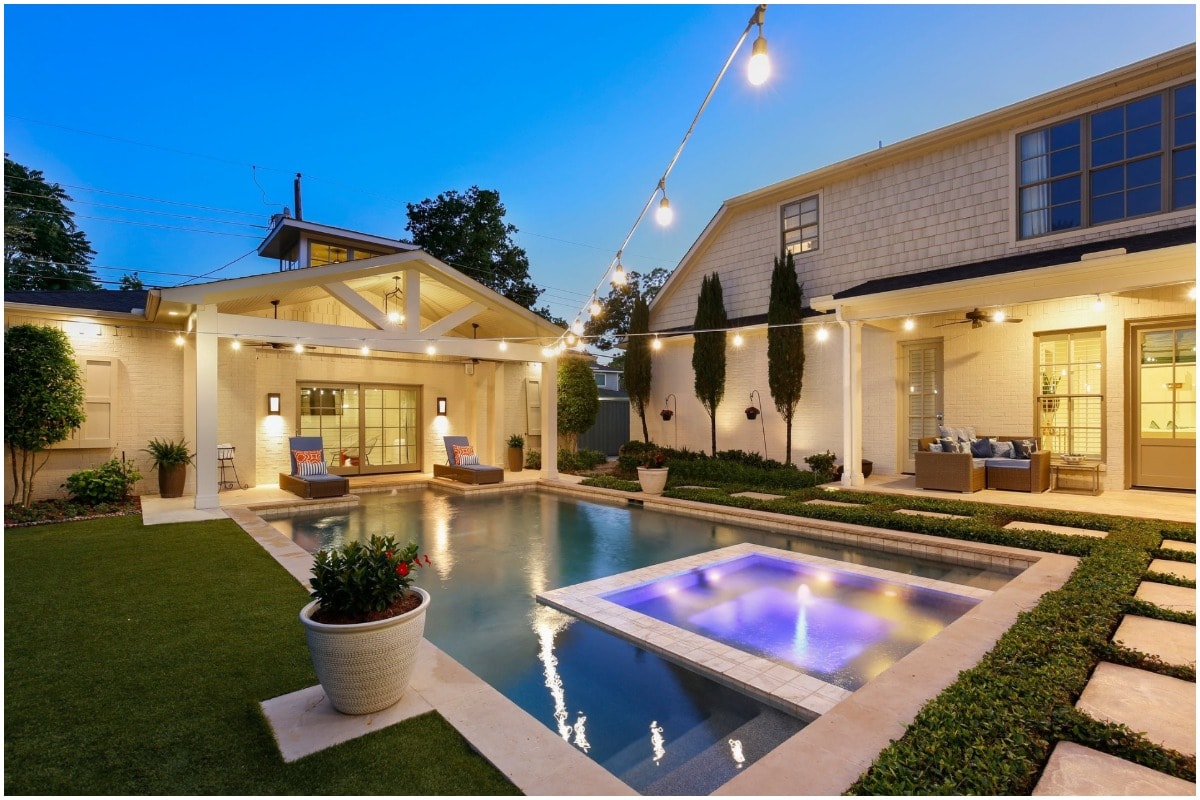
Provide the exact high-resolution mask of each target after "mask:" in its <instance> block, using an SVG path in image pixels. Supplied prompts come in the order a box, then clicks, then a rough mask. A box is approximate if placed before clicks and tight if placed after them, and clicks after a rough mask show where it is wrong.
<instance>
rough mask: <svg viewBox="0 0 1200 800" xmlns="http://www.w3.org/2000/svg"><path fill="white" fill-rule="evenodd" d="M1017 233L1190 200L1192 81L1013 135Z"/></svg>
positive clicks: (1159, 209)
mask: <svg viewBox="0 0 1200 800" xmlns="http://www.w3.org/2000/svg"><path fill="white" fill-rule="evenodd" d="M1017 150H1018V161H1019V166H1018V183H1019V189H1018V205H1019V208H1020V214H1019V217H1020V238H1022V239H1029V238H1033V237H1037V236H1045V235H1047V234H1051V233H1056V232H1058V231H1063V230H1071V229H1074V228H1082V227H1089V226H1092V225H1103V224H1105V223H1107V222H1115V221H1118V220H1122V219H1130V218H1133V217H1140V216H1146V215H1149V214H1159V213H1163V211H1165V210H1175V209H1180V208H1189V207H1194V206H1195V205H1196V85H1195V84H1194V83H1193V84H1188V85H1187V86H1179V87H1175V88H1173V89H1170V90H1167V91H1164V92H1158V93H1156V94H1153V95H1150V96H1148V97H1142V98H1138V99H1136V100H1132V101H1130V102H1128V103H1124V104H1122V105H1119V106H1114V107H1112V108H1108V109H1105V110H1102V111H1097V112H1095V113H1092V114H1088V115H1085V116H1082V117H1078V118H1075V119H1071V120H1066V121H1063V122H1059V123H1056V124H1054V125H1051V126H1048V127H1045V128H1041V129H1039V130H1035V131H1030V132H1028V133H1024V134H1022V135H1021V136H1019V137H1018V140H1017Z"/></svg>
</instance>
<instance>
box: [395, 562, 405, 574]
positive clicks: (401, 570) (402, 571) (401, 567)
mask: <svg viewBox="0 0 1200 800" xmlns="http://www.w3.org/2000/svg"><path fill="white" fill-rule="evenodd" d="M396 574H397V575H399V576H400V577H401V578H406V577H408V562H407V561H401V562H400V563H399V564H397V565H396Z"/></svg>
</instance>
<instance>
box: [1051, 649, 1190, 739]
mask: <svg viewBox="0 0 1200 800" xmlns="http://www.w3.org/2000/svg"><path fill="white" fill-rule="evenodd" d="M1075 707H1076V708H1077V709H1079V710H1080V711H1082V712H1084V713H1085V714H1088V715H1090V716H1092V717H1094V718H1095V719H1098V720H1101V721H1104V722H1114V723H1117V724H1123V725H1127V726H1128V727H1129V728H1130V729H1131V730H1134V731H1138V732H1139V733H1144V734H1145V736H1146V738H1147V739H1148V740H1150V741H1151V742H1154V743H1155V744H1161V745H1162V746H1163V747H1168V748H1170V749H1172V750H1178V751H1179V752H1181V753H1184V754H1187V755H1195V754H1196V684H1194V683H1191V682H1190V681H1184V680H1180V679H1179V678H1171V677H1168V676H1166V675H1159V674H1158V673H1155V672H1147V671H1146V670H1141V669H1134V668H1133V667H1124V666H1121V665H1119V664H1110V663H1108V662H1107V661H1102V662H1100V664H1099V665H1098V666H1097V667H1096V671H1095V672H1094V673H1092V678H1091V680H1089V681H1088V684H1087V686H1086V687H1084V690H1083V694H1082V695H1080V697H1079V702H1077V703H1076V704H1075Z"/></svg>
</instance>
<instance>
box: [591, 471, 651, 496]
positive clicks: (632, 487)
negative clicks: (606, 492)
mask: <svg viewBox="0 0 1200 800" xmlns="http://www.w3.org/2000/svg"><path fill="white" fill-rule="evenodd" d="M580 484H581V485H583V486H596V487H598V488H601V489H618V490H620V491H622V492H640V491H641V490H642V485H641V484H640V483H638V482H637V481H627V480H624V479H623V478H614V477H613V476H612V475H595V476H593V477H591V478H584V479H583V480H582V481H580Z"/></svg>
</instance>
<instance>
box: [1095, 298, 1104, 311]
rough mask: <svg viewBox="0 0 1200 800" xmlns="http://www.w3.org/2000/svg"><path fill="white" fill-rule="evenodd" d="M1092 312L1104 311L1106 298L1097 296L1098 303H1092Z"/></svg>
mask: <svg viewBox="0 0 1200 800" xmlns="http://www.w3.org/2000/svg"><path fill="white" fill-rule="evenodd" d="M1092 310H1093V311H1103V310H1104V298H1103V297H1101V296H1100V295H1096V302H1094V303H1092Z"/></svg>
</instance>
